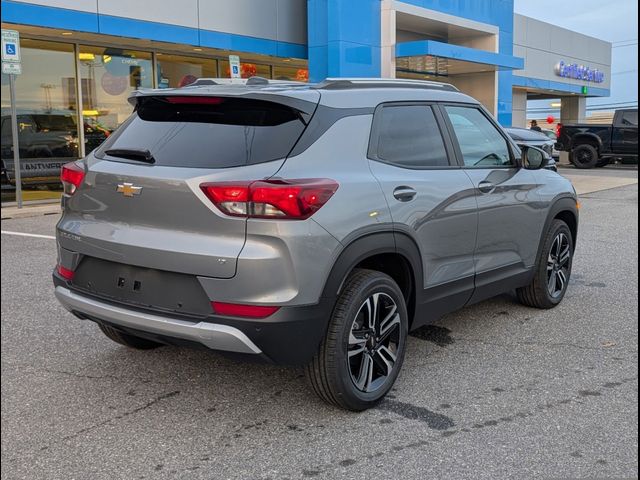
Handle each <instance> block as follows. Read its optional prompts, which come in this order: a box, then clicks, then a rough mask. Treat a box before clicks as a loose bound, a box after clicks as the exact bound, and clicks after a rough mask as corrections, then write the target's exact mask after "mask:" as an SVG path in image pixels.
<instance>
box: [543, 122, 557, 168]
mask: <svg viewBox="0 0 640 480" xmlns="http://www.w3.org/2000/svg"><path fill="white" fill-rule="evenodd" d="M542 133H544V134H545V135H546V136H547V138H548V139H549V140H551V141H552V142H553V147H552V149H551V156H552V157H553V159H554V160H555V161H556V162H557V161H558V160H559V159H560V152H559V151H558V150H556V142H557V141H558V135H556V132H554V131H553V130H547V129H546V128H543V129H542Z"/></svg>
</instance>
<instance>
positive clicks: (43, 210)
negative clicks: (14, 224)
mask: <svg viewBox="0 0 640 480" xmlns="http://www.w3.org/2000/svg"><path fill="white" fill-rule="evenodd" d="M59 214H60V203H58V202H56V203H48V204H44V205H29V206H26V207H22V208H18V207H2V220H10V219H16V218H29V217H41V216H43V215H59Z"/></svg>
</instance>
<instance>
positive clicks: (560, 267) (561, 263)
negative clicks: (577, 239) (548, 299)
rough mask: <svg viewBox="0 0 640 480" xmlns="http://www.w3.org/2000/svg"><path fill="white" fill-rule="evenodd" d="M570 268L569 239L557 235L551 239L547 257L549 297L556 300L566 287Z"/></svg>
mask: <svg viewBox="0 0 640 480" xmlns="http://www.w3.org/2000/svg"><path fill="white" fill-rule="evenodd" d="M570 268H571V244H570V243H569V237H567V235H566V234H564V233H559V234H558V235H556V238H554V239H553V243H552V244H551V250H550V251H549V256H548V257H547V289H548V290H549V295H551V296H552V297H553V298H558V297H559V296H560V295H562V293H563V292H564V290H565V289H566V287H567V282H568V281H569V272H570Z"/></svg>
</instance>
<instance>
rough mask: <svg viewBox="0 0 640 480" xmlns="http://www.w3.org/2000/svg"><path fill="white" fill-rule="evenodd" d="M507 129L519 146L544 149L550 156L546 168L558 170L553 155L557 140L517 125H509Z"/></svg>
mask: <svg viewBox="0 0 640 480" xmlns="http://www.w3.org/2000/svg"><path fill="white" fill-rule="evenodd" d="M505 130H506V131H507V133H508V134H509V136H510V137H511V138H512V139H513V141H514V142H516V144H517V145H518V146H519V147H523V146H530V147H538V148H540V149H542V150H543V151H544V152H545V153H546V154H547V156H548V158H547V161H546V164H545V167H544V168H546V169H548V170H552V171H554V172H557V171H558V167H557V165H556V161H555V158H554V157H553V145H554V144H555V141H554V140H551V139H550V138H549V137H548V136H547V135H546V134H545V133H540V132H536V131H535V130H529V129H527V128H517V127H509V128H505Z"/></svg>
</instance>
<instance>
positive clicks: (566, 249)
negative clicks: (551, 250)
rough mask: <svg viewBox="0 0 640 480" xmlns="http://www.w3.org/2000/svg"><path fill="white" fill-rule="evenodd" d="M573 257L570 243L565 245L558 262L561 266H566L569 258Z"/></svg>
mask: <svg viewBox="0 0 640 480" xmlns="http://www.w3.org/2000/svg"><path fill="white" fill-rule="evenodd" d="M570 258H571V249H570V248H569V244H568V243H567V245H566V246H565V247H564V250H562V252H560V258H559V259H558V263H559V264H560V266H565V265H566V264H567V262H568V261H569V259H570Z"/></svg>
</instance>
